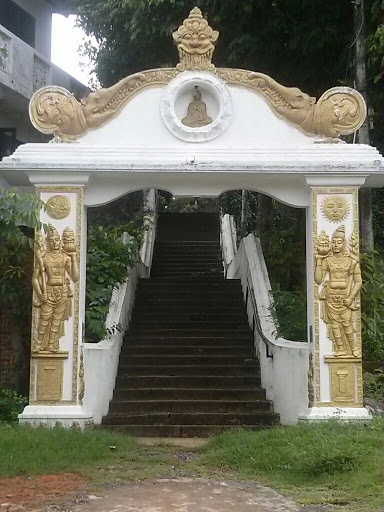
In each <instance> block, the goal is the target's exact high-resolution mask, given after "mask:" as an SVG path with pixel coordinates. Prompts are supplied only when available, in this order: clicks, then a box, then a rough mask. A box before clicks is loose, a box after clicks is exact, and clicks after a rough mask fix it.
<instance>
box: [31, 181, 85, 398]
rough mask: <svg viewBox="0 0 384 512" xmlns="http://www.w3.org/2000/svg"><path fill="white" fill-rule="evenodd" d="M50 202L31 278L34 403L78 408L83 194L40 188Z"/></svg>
mask: <svg viewBox="0 0 384 512" xmlns="http://www.w3.org/2000/svg"><path fill="white" fill-rule="evenodd" d="M38 193H39V195H40V198H41V199H42V200H43V201H44V202H45V203H46V209H45V211H42V212H41V221H42V222H43V223H44V228H43V229H42V230H41V231H40V232H39V233H37V234H36V238H35V259H34V271H33V276H32V287H33V322H32V347H31V352H32V361H31V389H30V392H31V393H30V394H31V396H30V402H31V403H40V402H44V403H47V402H49V403H75V402H76V400H77V398H76V397H77V386H78V373H79V356H78V351H79V350H78V337H79V286H78V285H79V283H78V282H79V277H80V269H79V265H80V235H81V211H82V189H81V187H42V188H38Z"/></svg>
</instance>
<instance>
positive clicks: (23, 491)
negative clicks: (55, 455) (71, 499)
mask: <svg viewBox="0 0 384 512" xmlns="http://www.w3.org/2000/svg"><path fill="white" fill-rule="evenodd" d="M86 484H87V480H86V479H85V478H83V477H82V476H80V475H76V474H74V473H61V474H59V475H38V476H34V477H27V476H16V477H13V478H0V510H1V511H3V510H12V508H14V509H15V507H13V506H14V505H23V506H25V507H26V508H27V507H28V508H30V507H31V506H32V505H33V506H37V505H40V504H42V503H44V502H45V503H46V502H47V501H50V500H51V499H54V498H57V497H60V496H63V495H66V496H68V494H72V493H76V492H79V491H81V490H83V489H84V488H85V486H86ZM20 510H22V509H21V508H20Z"/></svg>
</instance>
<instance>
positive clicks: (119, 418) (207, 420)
mask: <svg viewBox="0 0 384 512" xmlns="http://www.w3.org/2000/svg"><path fill="white" fill-rule="evenodd" d="M276 416H277V415H274V414H273V413H271V412H267V413H264V412H262V411H258V412H255V413H241V412H238V413H227V412H218V413H209V412H204V413H183V412H180V413H178V412H175V413H173V412H168V413H161V412H159V413H153V414H124V415H109V416H108V417H106V418H104V419H103V424H104V425H182V426H184V425H237V426H241V425H271V424H274V423H275V422H276Z"/></svg>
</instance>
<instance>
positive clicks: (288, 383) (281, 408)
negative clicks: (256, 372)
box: [227, 234, 309, 424]
mask: <svg viewBox="0 0 384 512" xmlns="http://www.w3.org/2000/svg"><path fill="white" fill-rule="evenodd" d="M227 279H240V280H241V284H242V288H243V293H244V297H245V294H246V289H247V281H248V282H249V283H250V284H251V286H252V287H253V290H254V295H255V299H256V302H257V309H258V313H259V318H260V323H261V328H262V331H263V333H264V335H265V336H266V337H267V338H268V340H269V341H270V351H271V353H272V356H273V358H268V357H267V352H266V347H265V344H264V342H263V341H262V339H261V338H260V336H259V335H258V333H257V331H256V330H255V348H256V352H257V354H258V357H259V359H260V369H261V384H262V386H263V387H264V388H265V390H266V394H267V398H268V399H269V400H272V402H273V406H274V410H275V412H278V413H279V414H280V420H281V423H283V424H294V423H296V422H297V420H298V418H299V416H300V414H302V413H303V411H304V410H305V409H306V407H307V403H308V392H307V372H308V363H309V359H308V358H309V347H308V344H307V343H299V342H294V341H289V340H285V339H284V338H277V336H276V332H277V327H276V325H275V322H274V319H273V317H272V314H271V308H272V306H271V297H270V289H271V287H270V283H269V278H268V272H267V268H266V265H265V261H264V257H263V253H262V249H261V244H260V241H259V240H258V239H256V238H255V237H254V235H253V234H250V235H248V237H247V238H244V239H243V240H242V241H241V243H240V246H239V249H238V252H237V253H236V255H235V257H234V259H233V261H232V263H231V264H230V265H229V268H228V272H227ZM247 314H248V319H249V323H250V325H251V326H252V320H253V308H252V304H251V301H248V307H247Z"/></svg>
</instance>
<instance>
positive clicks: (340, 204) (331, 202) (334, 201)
mask: <svg viewBox="0 0 384 512" xmlns="http://www.w3.org/2000/svg"><path fill="white" fill-rule="evenodd" d="M321 211H322V213H323V216H324V217H325V218H326V219H328V220H329V221H330V222H340V221H342V220H345V219H346V218H347V217H348V215H349V204H348V203H347V201H346V199H345V198H344V197H341V196H328V197H326V198H325V199H324V200H323V202H322V203H321Z"/></svg>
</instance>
